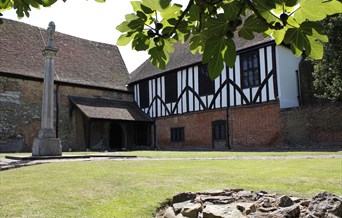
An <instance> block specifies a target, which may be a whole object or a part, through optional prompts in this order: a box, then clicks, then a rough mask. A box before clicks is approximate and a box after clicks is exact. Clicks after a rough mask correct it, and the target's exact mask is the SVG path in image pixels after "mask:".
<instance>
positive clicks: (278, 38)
mask: <svg viewBox="0 0 342 218" xmlns="http://www.w3.org/2000/svg"><path fill="white" fill-rule="evenodd" d="M285 34H286V29H281V30H275V31H273V33H272V37H273V38H274V41H275V42H276V44H277V45H280V44H281V43H282V42H283V40H284V37H285Z"/></svg>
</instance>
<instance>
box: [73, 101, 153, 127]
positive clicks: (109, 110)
mask: <svg viewBox="0 0 342 218" xmlns="http://www.w3.org/2000/svg"><path fill="white" fill-rule="evenodd" d="M69 99H70V100H71V102H72V103H73V104H74V105H75V106H76V107H77V108H78V109H79V110H80V111H81V112H82V113H83V114H84V115H85V116H87V117H88V118H91V119H105V120H123V121H139V122H152V119H151V118H150V117H148V115H146V114H145V113H143V112H142V111H141V110H140V109H139V108H138V106H137V105H136V104H135V103H133V102H126V101H114V100H111V99H104V98H86V97H76V96H70V97H69Z"/></svg>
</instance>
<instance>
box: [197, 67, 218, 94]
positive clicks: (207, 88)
mask: <svg viewBox="0 0 342 218" xmlns="http://www.w3.org/2000/svg"><path fill="white" fill-rule="evenodd" d="M198 70H199V72H198V74H199V75H198V77H199V95H200V96H206V95H213V94H214V93H215V82H214V80H211V79H210V77H209V72H208V67H207V65H204V64H202V65H199V66H198Z"/></svg>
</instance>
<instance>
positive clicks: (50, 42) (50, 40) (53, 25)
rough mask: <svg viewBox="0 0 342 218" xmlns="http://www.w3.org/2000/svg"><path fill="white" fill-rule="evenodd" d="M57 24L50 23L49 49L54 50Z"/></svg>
mask: <svg viewBox="0 0 342 218" xmlns="http://www.w3.org/2000/svg"><path fill="white" fill-rule="evenodd" d="M55 28H56V26H55V23H54V22H53V21H51V22H50V23H49V26H48V28H47V38H48V39H47V46H46V47H47V48H53V40H54V38H55V36H54V33H55Z"/></svg>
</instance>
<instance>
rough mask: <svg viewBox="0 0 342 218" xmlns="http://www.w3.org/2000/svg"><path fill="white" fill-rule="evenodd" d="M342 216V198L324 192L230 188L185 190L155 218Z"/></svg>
mask: <svg viewBox="0 0 342 218" xmlns="http://www.w3.org/2000/svg"><path fill="white" fill-rule="evenodd" d="M185 217H188V218H239V217H250V218H259V217H260V218H281V217H286V218H297V217H298V218H340V217H342V198H341V196H340V197H339V196H336V195H333V194H331V193H328V192H323V191H322V192H320V193H319V194H317V195H315V196H313V197H312V198H299V197H292V196H286V195H278V194H269V193H267V192H265V191H260V192H253V191H244V190H243V189H230V190H222V191H221V190H219V191H204V192H197V193H194V192H184V193H179V194H176V195H175V196H173V198H172V199H171V200H169V201H166V202H165V204H164V206H163V207H161V208H160V209H159V211H157V213H156V215H155V218H185Z"/></svg>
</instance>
